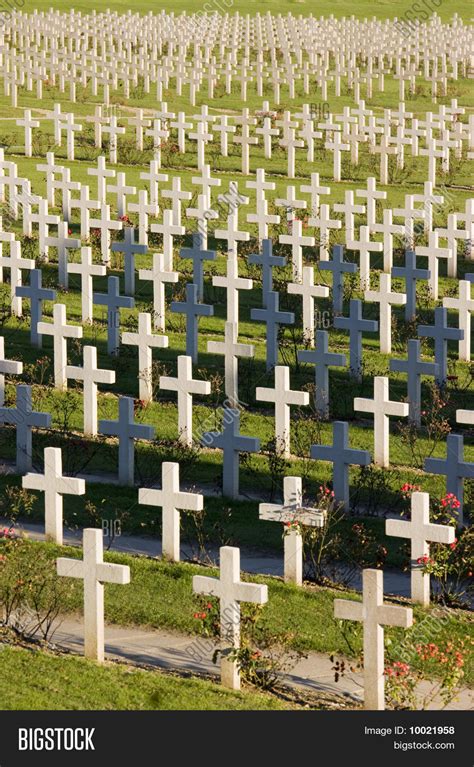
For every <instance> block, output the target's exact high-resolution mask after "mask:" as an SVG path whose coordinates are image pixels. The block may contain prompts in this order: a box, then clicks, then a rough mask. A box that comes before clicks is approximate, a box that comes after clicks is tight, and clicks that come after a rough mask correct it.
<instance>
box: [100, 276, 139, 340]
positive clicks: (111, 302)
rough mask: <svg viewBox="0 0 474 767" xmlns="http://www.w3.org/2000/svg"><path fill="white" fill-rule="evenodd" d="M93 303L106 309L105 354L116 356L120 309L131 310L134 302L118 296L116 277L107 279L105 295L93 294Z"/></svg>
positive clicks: (126, 297)
mask: <svg viewBox="0 0 474 767" xmlns="http://www.w3.org/2000/svg"><path fill="white" fill-rule="evenodd" d="M93 300H94V303H95V304H97V305H98V306H106V307H107V352H108V353H109V354H114V355H117V354H118V353H119V348H120V309H133V308H134V306H135V301H134V299H133V298H129V297H128V296H121V295H120V280H119V278H118V277H108V279H107V293H94V296H93Z"/></svg>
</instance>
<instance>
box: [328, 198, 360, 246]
mask: <svg viewBox="0 0 474 767" xmlns="http://www.w3.org/2000/svg"><path fill="white" fill-rule="evenodd" d="M333 207H334V211H335V212H336V213H344V227H345V230H346V241H347V240H353V239H354V238H355V233H354V214H355V213H365V205H356V204H355V203H354V192H353V191H352V190H347V191H346V192H345V193H344V202H338V203H336V204H335V205H334V206H333Z"/></svg>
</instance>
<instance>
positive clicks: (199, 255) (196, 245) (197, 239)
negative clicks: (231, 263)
mask: <svg viewBox="0 0 474 767" xmlns="http://www.w3.org/2000/svg"><path fill="white" fill-rule="evenodd" d="M179 255H180V256H181V258H190V259H191V261H192V262H193V283H194V284H195V285H196V286H197V299H198V301H202V300H203V298H204V262H205V261H215V260H216V255H217V254H216V252H215V250H206V249H205V248H204V246H203V236H202V234H201V233H200V232H195V233H194V234H193V245H192V248H181V250H180V251H179Z"/></svg>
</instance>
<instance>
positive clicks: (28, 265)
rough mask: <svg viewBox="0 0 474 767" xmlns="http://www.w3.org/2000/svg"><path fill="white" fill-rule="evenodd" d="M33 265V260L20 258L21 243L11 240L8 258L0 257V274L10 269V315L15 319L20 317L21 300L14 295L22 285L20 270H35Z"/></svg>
mask: <svg viewBox="0 0 474 767" xmlns="http://www.w3.org/2000/svg"><path fill="white" fill-rule="evenodd" d="M35 265H36V264H35V261H34V259H32V258H22V256H21V242H18V240H12V241H11V242H10V255H9V256H4V255H0V272H3V269H10V294H11V310H12V314H14V315H15V316H16V317H21V315H22V300H21V297H20V296H18V295H17V293H16V289H17V287H19V286H21V284H22V277H21V272H22V269H30V270H31V269H34V268H35ZM2 279H3V274H2Z"/></svg>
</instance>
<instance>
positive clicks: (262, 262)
mask: <svg viewBox="0 0 474 767" xmlns="http://www.w3.org/2000/svg"><path fill="white" fill-rule="evenodd" d="M248 262H249V264H253V265H257V266H261V267H262V306H263V307H264V308H266V307H267V302H268V296H269V294H270V293H271V291H272V290H273V269H274V267H275V266H285V265H286V258H284V257H283V256H274V255H273V242H272V240H271V239H264V240H262V252H261V253H252V254H251V255H249V257H248Z"/></svg>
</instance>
